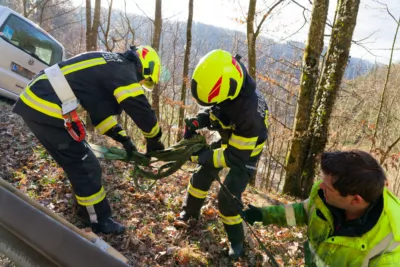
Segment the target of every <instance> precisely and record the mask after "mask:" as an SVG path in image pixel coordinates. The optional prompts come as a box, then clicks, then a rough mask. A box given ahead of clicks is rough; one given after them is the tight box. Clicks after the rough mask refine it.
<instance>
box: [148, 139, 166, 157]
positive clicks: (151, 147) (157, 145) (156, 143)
mask: <svg viewBox="0 0 400 267" xmlns="http://www.w3.org/2000/svg"><path fill="white" fill-rule="evenodd" d="M164 148H165V147H164V144H163V143H162V142H161V140H160V139H158V138H157V139H153V138H152V139H147V144H146V154H148V153H150V152H154V151H160V150H164Z"/></svg>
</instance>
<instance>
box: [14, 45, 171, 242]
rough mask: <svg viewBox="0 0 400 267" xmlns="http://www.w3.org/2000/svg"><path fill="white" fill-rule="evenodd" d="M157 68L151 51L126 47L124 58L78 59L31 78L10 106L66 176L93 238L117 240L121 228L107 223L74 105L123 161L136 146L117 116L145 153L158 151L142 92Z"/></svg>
mask: <svg viewBox="0 0 400 267" xmlns="http://www.w3.org/2000/svg"><path fill="white" fill-rule="evenodd" d="M160 67H161V66H160V58H159V57H158V55H157V53H156V51H155V50H154V49H153V48H151V47H150V46H139V47H131V49H129V50H127V51H126V52H125V53H110V52H87V53H83V54H80V55H77V56H75V57H73V58H71V59H68V60H66V61H63V62H60V63H58V64H56V65H53V66H51V67H49V68H47V69H46V70H44V71H42V72H40V73H39V74H38V75H36V77H35V78H34V79H33V80H32V81H31V82H30V83H29V84H28V86H27V87H26V88H25V90H24V92H23V93H22V94H21V96H20V98H19V100H18V101H17V103H16V104H15V106H14V109H13V111H14V112H15V113H17V114H18V115H20V116H21V117H22V118H23V119H24V121H25V123H26V124H27V125H28V127H29V128H30V129H31V131H32V132H33V133H34V134H35V136H36V137H37V138H38V140H39V141H40V142H41V143H42V145H43V146H44V147H45V149H46V150H47V151H48V152H49V154H50V155H51V156H52V157H53V158H54V160H55V161H57V163H58V164H59V165H60V166H61V167H62V168H63V169H64V171H65V172H66V174H67V176H68V179H69V180H70V182H71V185H72V187H73V189H74V191H75V195H76V199H77V202H78V204H79V205H80V207H81V208H80V210H81V211H83V212H81V214H82V215H84V217H86V219H87V222H88V223H89V222H90V224H91V227H92V229H93V231H94V232H102V233H106V234H108V233H114V234H121V233H123V232H124V231H125V227H124V226H123V225H121V224H119V223H117V222H116V221H114V220H113V219H112V218H111V208H110V205H109V203H108V201H107V198H106V192H105V190H104V188H103V186H102V179H101V176H102V170H101V167H100V164H99V161H98V160H97V158H96V156H95V155H94V153H93V151H92V150H91V149H90V146H89V145H88V143H87V142H86V141H85V128H84V125H83V124H82V122H81V120H80V119H79V116H78V115H77V113H76V108H77V103H79V104H81V105H82V107H83V108H84V109H85V110H86V111H87V112H88V113H89V114H90V118H91V122H92V124H93V125H94V126H95V128H96V129H97V130H98V131H99V132H100V133H101V134H104V135H107V136H109V137H111V138H113V139H114V140H116V141H118V142H120V143H121V144H122V146H123V147H124V148H125V150H126V152H127V155H128V156H130V155H132V153H133V151H135V150H136V146H135V144H134V143H133V142H132V140H131V138H130V137H129V136H128V135H127V134H126V132H125V130H124V129H123V128H122V126H121V125H120V124H118V123H117V120H116V118H115V115H119V114H121V111H122V110H124V111H125V112H126V113H127V114H128V115H129V116H130V117H131V118H132V120H133V121H134V122H135V124H136V125H137V126H138V127H139V128H140V130H141V131H142V134H143V136H144V137H145V138H146V141H147V144H146V149H147V152H151V151H155V150H163V149H164V146H163V144H162V143H161V141H160V138H161V135H162V133H161V128H160V126H159V124H158V122H157V118H156V116H155V114H154V111H153V110H152V109H151V106H150V104H149V102H148V100H147V98H146V96H145V95H144V91H143V87H145V88H147V89H151V88H152V87H153V86H154V84H156V83H158V82H159V76H160ZM65 95H67V98H66V97H65Z"/></svg>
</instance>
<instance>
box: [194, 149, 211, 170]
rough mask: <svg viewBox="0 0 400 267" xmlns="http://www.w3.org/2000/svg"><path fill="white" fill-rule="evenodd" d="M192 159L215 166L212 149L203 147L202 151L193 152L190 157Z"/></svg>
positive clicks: (195, 161)
mask: <svg viewBox="0 0 400 267" xmlns="http://www.w3.org/2000/svg"><path fill="white" fill-rule="evenodd" d="M190 161H191V162H193V163H197V164H200V165H203V166H206V165H209V166H213V164H214V163H213V162H212V161H213V158H212V150H208V149H201V150H200V151H198V152H196V153H193V155H192V156H191V157H190Z"/></svg>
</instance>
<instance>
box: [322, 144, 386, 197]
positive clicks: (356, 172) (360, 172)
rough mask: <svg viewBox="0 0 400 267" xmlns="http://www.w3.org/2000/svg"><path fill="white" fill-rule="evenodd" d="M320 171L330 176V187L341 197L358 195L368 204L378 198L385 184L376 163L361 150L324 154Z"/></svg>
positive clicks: (383, 175)
mask: <svg viewBox="0 0 400 267" xmlns="http://www.w3.org/2000/svg"><path fill="white" fill-rule="evenodd" d="M321 169H322V171H323V172H324V173H325V174H327V175H331V176H332V185H333V187H334V188H335V189H336V190H338V191H339V193H340V194H341V196H343V197H345V196H348V195H360V196H361V197H362V198H363V199H364V200H365V201H367V202H368V203H373V202H374V201H376V200H377V199H378V198H379V196H380V195H381V194H382V192H383V188H384V186H385V182H386V176H385V172H384V171H383V169H382V167H381V166H380V164H379V163H378V161H376V159H375V158H374V157H372V155H371V154H369V153H367V152H364V151H361V150H350V151H335V152H325V153H323V154H322V157H321Z"/></svg>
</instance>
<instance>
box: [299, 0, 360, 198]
mask: <svg viewBox="0 0 400 267" xmlns="http://www.w3.org/2000/svg"><path fill="white" fill-rule="evenodd" d="M359 5H360V0H343V1H339V2H338V7H337V17H336V20H335V22H334V25H333V28H332V34H331V38H330V43H329V48H328V52H327V55H326V61H325V64H324V68H323V71H322V77H321V80H320V83H319V85H318V91H317V93H316V97H315V99H314V106H315V107H317V108H315V112H314V113H313V114H312V119H311V123H312V127H311V128H312V130H313V132H312V140H311V146H310V150H309V151H308V155H307V158H306V161H305V164H304V167H303V169H302V170H301V174H302V175H301V189H302V190H301V192H297V193H296V192H294V193H296V195H298V196H300V197H307V196H308V194H309V191H310V190H311V187H312V184H313V181H314V175H315V167H316V162H317V157H318V156H319V155H320V154H321V153H322V152H323V150H324V149H325V145H326V142H327V135H328V125H329V122H330V119H331V114H332V108H333V105H334V103H335V100H336V96H337V92H338V90H339V88H340V86H341V81H342V78H343V74H344V71H345V69H346V66H347V63H348V60H349V51H350V47H351V41H352V40H351V38H352V36H353V32H354V28H355V26H356V21H357V14H358V8H359Z"/></svg>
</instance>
